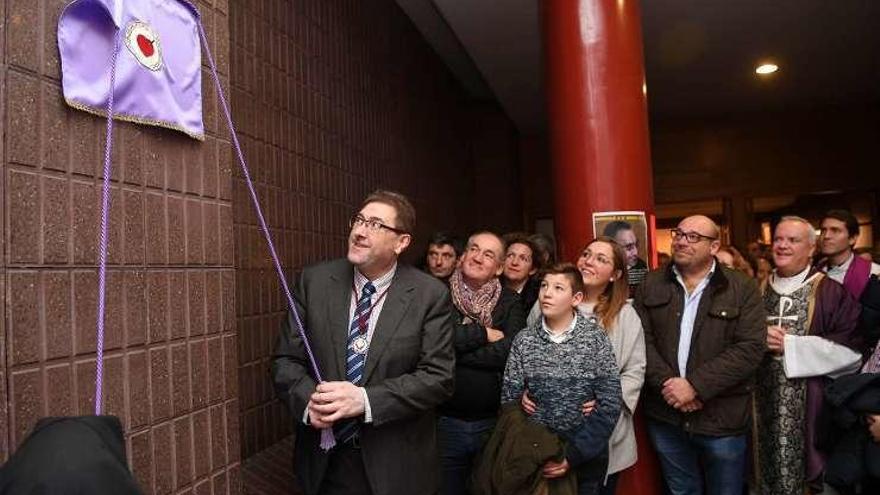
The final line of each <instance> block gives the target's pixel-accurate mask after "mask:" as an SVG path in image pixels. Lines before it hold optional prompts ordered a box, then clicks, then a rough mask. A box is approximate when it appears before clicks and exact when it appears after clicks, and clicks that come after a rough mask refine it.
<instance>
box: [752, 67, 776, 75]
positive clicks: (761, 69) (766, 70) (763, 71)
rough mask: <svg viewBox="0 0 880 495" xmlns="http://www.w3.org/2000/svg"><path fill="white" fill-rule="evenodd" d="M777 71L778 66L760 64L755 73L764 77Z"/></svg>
mask: <svg viewBox="0 0 880 495" xmlns="http://www.w3.org/2000/svg"><path fill="white" fill-rule="evenodd" d="M778 70H779V66H778V65H776V64H761V65H759V66H758V67H757V68H756V69H755V73H756V74H760V75H762V76H766V75H768V74H773V73H774V72H776V71H778Z"/></svg>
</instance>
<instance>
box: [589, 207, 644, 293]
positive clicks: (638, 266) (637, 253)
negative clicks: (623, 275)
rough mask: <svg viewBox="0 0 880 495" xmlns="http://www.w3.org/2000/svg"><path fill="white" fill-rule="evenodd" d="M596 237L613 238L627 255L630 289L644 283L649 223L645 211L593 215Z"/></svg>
mask: <svg viewBox="0 0 880 495" xmlns="http://www.w3.org/2000/svg"><path fill="white" fill-rule="evenodd" d="M593 232H594V233H595V234H596V236H597V237H598V236H607V237H611V238H612V239H614V240H615V241H617V243H618V244H620V246H621V247H623V251H624V253H626V265H627V270H628V273H629V285H630V289H632V288H634V287H635V286H636V285H638V284H640V283H642V281H643V280H644V279H645V275H647V273H648V259H649V256H650V252H649V251H648V234H649V233H648V222H647V219H646V217H645V212H643V211H602V212H596V213H593Z"/></svg>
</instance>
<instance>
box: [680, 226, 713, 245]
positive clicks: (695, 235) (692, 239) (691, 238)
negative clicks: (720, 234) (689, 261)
mask: <svg viewBox="0 0 880 495" xmlns="http://www.w3.org/2000/svg"><path fill="white" fill-rule="evenodd" d="M669 235H670V236H672V240H673V241H678V240H680V239H681V238H682V237H683V238H685V239H687V242H688V244H696V243H698V242H700V241H702V240H703V239H706V240H709V241H714V240H717V239H718V238H717V237H711V236H708V235H703V234H701V233H699V232H685V231H683V230H681V229H672V230H671V231H669Z"/></svg>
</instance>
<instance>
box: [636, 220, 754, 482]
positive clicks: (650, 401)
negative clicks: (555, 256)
mask: <svg viewBox="0 0 880 495" xmlns="http://www.w3.org/2000/svg"><path fill="white" fill-rule="evenodd" d="M718 237H719V230H718V226H717V225H715V222H713V221H712V220H711V219H709V218H708V217H705V216H701V215H698V216H692V217H688V218H685V219H684V220H682V221H681V223H679V224H678V227H677V228H675V229H673V230H672V253H673V254H672V261H673V262H672V263H671V264H670V266H669V267H668V268H666V269H663V270H659V271H655V272H652V273H650V274H649V275H648V277H647V278H646V279H645V281H644V282H643V283H642V285H641V286H639V289H638V291H637V293H636V301H635V303H636V304H635V306H636V309H637V310H638V312H639V314H640V316H641V318H642V324H643V325H644V327H645V347H646V352H647V371H646V376H645V392H644V393H643V397H644V401H645V402H644V404H645V406H644V407H645V413H646V415H647V416H648V432H649V434H650V437H651V441H652V443H653V444H654V448H655V449H656V451H657V453H658V455H659V457H660V463H661V467H662V469H663V476H664V478H665V480H666V484H667V485H668V487H669V490H670V492H671V493H672V494H673V495H685V494H687V495H693V494H700V493H703V492H704V491H705V492H706V493H711V494H713V495H727V494H731V495H733V494H736V495H739V494H741V493H742V486H743V482H744V467H745V451H746V437H745V432H746V430H747V427H748V425H749V424H750V422H749V418H750V412H751V391H752V388H753V383H754V375H755V370H756V369H757V367H758V365H759V364H760V363H761V358H762V357H763V355H764V353H765V352H766V350H767V344H766V342H765V340H766V339H765V333H766V331H765V319H766V315H765V312H764V307H763V304H762V303H761V296H760V294H759V292H758V287H757V285H756V284H755V283H754V281H752V280H750V279H749V278H747V277H746V276H745V275H743V274H742V273H740V272H737V271H734V270H730V269H727V268H725V267H723V266H721V264H719V263H716V262H715V253H717V252H718V248H719V247H720V242H719V240H718ZM701 466H702V469H701ZM704 479H705V480H706V486H705V490H704V489H703V487H702V486H703V480H704Z"/></svg>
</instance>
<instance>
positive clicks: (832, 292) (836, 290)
mask: <svg viewBox="0 0 880 495" xmlns="http://www.w3.org/2000/svg"><path fill="white" fill-rule="evenodd" d="M814 276H816V274H814V275H811V276H810V278H808V279H807V281H808V283H812V281H811V279H812V277H814ZM819 276H820V277H822V279H821V280H820V281H819V284H818V286H817V287H816V291H817V292H818V293H819V294H822V297H823V298H828V299H834V300H837V299H845V298H849V299H853V300H854V299H855V298H854V297H853V296H852V295H851V294H850V293H849V291H848V290H846V288H845V287H844V286H843V284H841V283H840V282H838V281H837V280H834V279H833V278H831V277H829V276H828V275H825V274H824V273H822V274H819Z"/></svg>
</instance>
